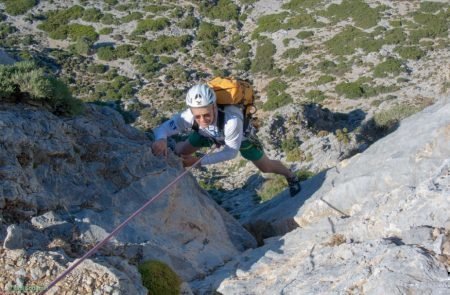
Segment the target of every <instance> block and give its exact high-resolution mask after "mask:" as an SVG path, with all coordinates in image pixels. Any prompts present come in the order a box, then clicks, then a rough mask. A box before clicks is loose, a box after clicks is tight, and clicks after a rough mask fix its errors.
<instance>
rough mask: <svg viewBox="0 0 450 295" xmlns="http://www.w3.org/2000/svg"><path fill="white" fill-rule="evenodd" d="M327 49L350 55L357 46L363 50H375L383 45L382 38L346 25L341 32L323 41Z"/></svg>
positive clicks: (336, 53)
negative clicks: (375, 37) (376, 37)
mask: <svg viewBox="0 0 450 295" xmlns="http://www.w3.org/2000/svg"><path fill="white" fill-rule="evenodd" d="M325 45H326V46H327V48H328V50H329V51H330V52H331V53H333V54H335V55H351V54H353V53H355V51H356V49H357V48H361V49H363V50H364V51H365V52H376V51H379V50H380V49H381V46H383V41H382V40H375V39H374V37H373V36H371V35H370V34H368V33H365V32H363V31H361V30H360V29H357V28H355V27H352V26H348V27H346V28H345V29H344V30H343V31H342V32H341V33H339V34H336V35H335V36H334V37H333V38H331V39H330V40H328V41H326V42H325Z"/></svg>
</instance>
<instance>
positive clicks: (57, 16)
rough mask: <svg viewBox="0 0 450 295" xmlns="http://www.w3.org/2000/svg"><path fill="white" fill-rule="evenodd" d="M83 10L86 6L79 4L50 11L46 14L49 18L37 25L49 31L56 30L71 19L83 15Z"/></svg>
mask: <svg viewBox="0 0 450 295" xmlns="http://www.w3.org/2000/svg"><path fill="white" fill-rule="evenodd" d="M83 12H84V8H83V7H81V6H78V5H75V6H72V7H70V8H68V9H63V10H53V11H49V12H48V13H47V15H46V17H47V19H46V20H45V21H43V22H42V23H41V24H39V25H38V26H37V27H38V29H40V30H43V31H46V32H48V33H51V32H55V31H57V30H58V29H60V28H61V27H62V26H64V25H66V24H68V23H69V22H70V21H71V20H75V19H78V18H80V17H82V16H83Z"/></svg>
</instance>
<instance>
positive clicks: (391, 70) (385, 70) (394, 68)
mask: <svg viewBox="0 0 450 295" xmlns="http://www.w3.org/2000/svg"><path fill="white" fill-rule="evenodd" d="M404 71H405V69H404V67H403V63H402V62H401V61H400V60H398V59H395V58H388V59H387V60H386V61H384V62H381V63H379V64H378V65H376V66H375V68H374V69H373V75H374V77H378V78H382V77H387V76H389V75H392V76H397V75H399V74H400V73H402V72H404Z"/></svg>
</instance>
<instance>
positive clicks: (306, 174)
mask: <svg viewBox="0 0 450 295" xmlns="http://www.w3.org/2000/svg"><path fill="white" fill-rule="evenodd" d="M295 174H296V175H297V177H298V179H300V181H305V180H307V179H309V178H311V177H313V176H314V175H316V174H315V173H314V172H312V171H309V170H298V171H295Z"/></svg>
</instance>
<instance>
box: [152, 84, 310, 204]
mask: <svg viewBox="0 0 450 295" xmlns="http://www.w3.org/2000/svg"><path fill="white" fill-rule="evenodd" d="M186 104H187V106H188V107H189V108H188V109H186V110H185V111H183V112H181V113H178V114H176V115H174V116H173V117H172V118H171V119H170V120H168V121H166V122H164V123H163V124H161V125H160V126H159V127H157V128H156V129H155V130H154V134H155V141H154V142H153V144H152V150H153V153H154V154H155V155H156V156H166V155H167V137H168V136H171V135H175V134H179V133H181V132H183V131H187V130H189V129H191V130H193V132H192V133H191V134H190V135H189V137H188V139H187V140H186V141H183V142H179V143H178V144H177V145H176V147H175V153H176V154H177V155H180V156H181V157H182V160H183V165H184V166H185V167H189V166H192V165H193V164H194V163H196V162H197V161H198V158H197V157H195V156H193V155H192V154H193V153H194V152H196V151H197V150H198V149H200V148H201V147H211V146H212V145H213V144H218V145H221V146H224V147H223V148H222V149H221V150H220V151H217V152H214V153H212V154H210V155H207V156H206V157H205V158H203V159H202V160H201V162H200V165H210V164H216V163H219V162H223V161H227V160H231V159H233V158H235V157H236V156H237V154H238V151H239V152H241V155H242V156H243V157H244V158H245V159H247V160H250V161H252V162H253V164H255V166H256V167H258V169H259V170H261V171H262V172H264V173H276V174H280V175H283V176H284V177H286V180H287V182H288V184H289V192H290V195H291V196H292V197H293V196H295V195H296V194H297V193H298V192H300V190H301V186H300V181H299V179H298V178H297V176H296V175H295V174H294V173H293V172H292V171H290V170H289V169H288V168H286V167H285V166H284V165H283V164H282V163H281V162H280V161H278V160H271V159H269V158H268V157H267V156H266V155H265V154H264V150H263V149H262V146H261V145H260V144H259V142H257V141H255V140H253V139H252V140H250V139H248V138H246V137H245V136H244V130H243V125H244V124H243V121H244V118H243V113H242V110H241V109H240V108H239V106H237V105H226V106H224V107H223V109H219V107H218V105H217V104H216V95H215V93H214V91H213V90H212V89H211V88H210V87H208V85H206V84H198V85H195V86H193V87H192V88H190V89H189V91H188V93H187V95H186ZM220 113H222V114H220ZM221 125H222V126H221Z"/></svg>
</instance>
